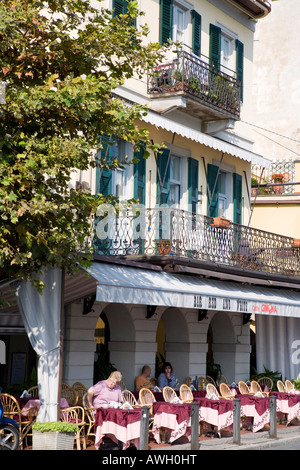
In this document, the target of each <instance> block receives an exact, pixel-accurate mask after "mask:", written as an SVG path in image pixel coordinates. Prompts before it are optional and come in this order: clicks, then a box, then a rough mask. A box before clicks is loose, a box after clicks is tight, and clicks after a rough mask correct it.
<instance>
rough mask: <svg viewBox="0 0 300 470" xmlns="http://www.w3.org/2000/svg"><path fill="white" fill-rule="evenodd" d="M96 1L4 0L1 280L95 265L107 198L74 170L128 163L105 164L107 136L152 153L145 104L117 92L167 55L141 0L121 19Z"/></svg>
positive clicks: (0, 25) (0, 28)
mask: <svg viewBox="0 0 300 470" xmlns="http://www.w3.org/2000/svg"><path fill="white" fill-rule="evenodd" d="M95 3H98V4H99V2H95V1H94V2H89V1H85V0H49V1H48V2H42V1H38V0H2V1H1V4H0V80H1V81H3V82H4V83H5V88H6V93H5V100H3V103H2V104H0V274H1V276H2V277H4V276H5V277H6V278H22V279H25V278H28V277H29V276H30V275H31V274H32V273H33V272H35V273H36V272H39V271H40V270H41V268H43V267H49V266H52V265H56V266H59V267H62V266H64V267H65V268H66V269H67V270H68V271H70V272H73V271H74V269H75V268H76V266H77V263H78V262H80V263H81V264H82V265H87V263H89V262H90V260H91V254H90V246H89V235H90V230H91V217H92V214H93V213H94V212H95V209H96V207H97V205H98V204H99V197H96V196H95V195H92V194H91V193H89V192H82V191H76V190H70V187H69V186H70V184H69V183H70V179H71V176H72V172H73V171H75V170H86V169H88V168H89V167H90V166H92V167H95V166H97V165H99V166H101V167H109V166H110V165H111V166H113V167H116V166H118V165H120V164H121V163H120V162H118V161H114V162H107V161H106V160H105V158H102V159H101V160H99V159H97V158H96V155H97V152H96V150H97V149H99V139H100V137H101V136H103V135H104V134H107V135H109V136H110V135H112V136H114V138H116V139H125V140H127V141H128V142H131V143H132V144H133V145H134V146H135V148H138V145H139V142H140V141H143V142H144V143H145V144H146V148H148V149H149V148H151V143H150V141H149V137H148V133H147V131H146V130H145V129H141V128H139V127H138V126H137V124H136V122H137V120H138V119H140V118H141V117H142V116H143V114H144V113H146V109H145V107H143V106H139V105H134V104H130V105H129V104H128V103H126V102H124V101H123V100H122V99H120V98H118V97H117V95H116V94H115V93H114V91H115V90H116V89H117V87H118V86H120V85H122V84H123V83H124V81H125V80H126V79H128V78H131V77H133V76H136V77H141V76H142V75H143V74H144V73H145V71H146V70H148V69H149V68H150V67H153V66H154V65H155V64H156V63H157V62H158V61H160V60H161V54H162V51H160V50H159V45H158V44H148V45H146V46H145V45H144V43H145V38H146V36H147V34H148V28H147V26H140V27H139V29H136V27H135V26H134V24H135V19H136V17H137V16H138V15H140V13H139V12H138V10H137V2H136V1H132V2H129V4H128V11H127V13H126V14H124V15H120V16H116V17H113V15H112V14H111V12H110V11H108V10H106V9H103V8H102V6H101V5H100V6H101V8H99V6H98V5H97V7H93V6H92V5H91V4H95ZM100 147H101V146H100ZM152 148H153V147H152ZM145 156H147V153H146V154H145ZM100 200H101V199H100Z"/></svg>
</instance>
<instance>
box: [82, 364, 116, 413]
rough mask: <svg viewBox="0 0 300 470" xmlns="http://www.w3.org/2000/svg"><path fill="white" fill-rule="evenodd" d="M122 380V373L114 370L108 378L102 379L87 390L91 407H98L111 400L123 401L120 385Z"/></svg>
mask: <svg viewBox="0 0 300 470" xmlns="http://www.w3.org/2000/svg"><path fill="white" fill-rule="evenodd" d="M121 380H122V374H121V372H119V371H114V372H112V373H111V374H110V376H109V377H108V379H106V380H100V382H98V383H96V384H95V385H93V386H92V387H90V388H89V389H88V391H87V399H88V402H89V405H90V407H91V408H92V407H94V408H98V407H99V406H101V405H104V404H107V403H109V402H111V401H116V402H119V403H121V402H122V393H121V387H120V386H119V385H118V384H119V382H121Z"/></svg>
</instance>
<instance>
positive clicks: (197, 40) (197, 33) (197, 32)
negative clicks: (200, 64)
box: [191, 10, 201, 56]
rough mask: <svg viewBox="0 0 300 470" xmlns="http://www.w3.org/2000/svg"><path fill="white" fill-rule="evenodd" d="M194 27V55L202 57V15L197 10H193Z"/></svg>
mask: <svg viewBox="0 0 300 470" xmlns="http://www.w3.org/2000/svg"><path fill="white" fill-rule="evenodd" d="M191 13H192V27H193V33H192V34H193V42H192V49H193V53H194V54H196V55H198V56H200V55H201V15H199V13H197V12H196V11H195V10H192V12H191Z"/></svg>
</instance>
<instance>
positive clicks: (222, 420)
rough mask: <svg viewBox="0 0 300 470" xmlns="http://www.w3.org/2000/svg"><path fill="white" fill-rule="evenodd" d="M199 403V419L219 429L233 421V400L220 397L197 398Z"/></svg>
mask: <svg viewBox="0 0 300 470" xmlns="http://www.w3.org/2000/svg"><path fill="white" fill-rule="evenodd" d="M196 401H197V402H198V403H199V421H204V422H205V423H208V424H211V425H212V426H216V427H217V428H218V430H220V429H223V428H227V427H228V426H230V425H231V424H232V423H233V401H232V400H226V399H225V398H220V399H218V400H213V399H211V398H200V399H199V398H196Z"/></svg>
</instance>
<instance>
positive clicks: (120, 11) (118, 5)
mask: <svg viewBox="0 0 300 470" xmlns="http://www.w3.org/2000/svg"><path fill="white" fill-rule="evenodd" d="M112 9H113V17H115V16H119V15H125V13H126V12H127V0H113V3H112Z"/></svg>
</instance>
